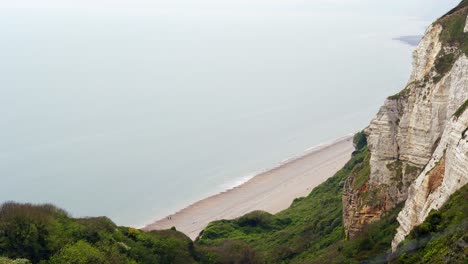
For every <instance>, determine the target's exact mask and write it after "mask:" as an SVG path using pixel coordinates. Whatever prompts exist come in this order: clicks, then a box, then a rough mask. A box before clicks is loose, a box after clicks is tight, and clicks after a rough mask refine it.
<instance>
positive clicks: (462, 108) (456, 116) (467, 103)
mask: <svg viewBox="0 0 468 264" xmlns="http://www.w3.org/2000/svg"><path fill="white" fill-rule="evenodd" d="M467 107H468V100H466V101H465V102H464V103H463V104H462V105H461V106H460V107H459V108H458V109H457V111H455V113H454V114H453V116H454V117H455V118H457V119H458V118H459V117H460V116H461V115H462V114H463V113H464V112H465V110H466V108H467Z"/></svg>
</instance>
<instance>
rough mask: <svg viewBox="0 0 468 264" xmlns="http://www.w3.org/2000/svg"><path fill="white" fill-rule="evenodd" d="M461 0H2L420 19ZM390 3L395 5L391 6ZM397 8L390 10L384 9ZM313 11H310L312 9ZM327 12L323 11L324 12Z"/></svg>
mask: <svg viewBox="0 0 468 264" xmlns="http://www.w3.org/2000/svg"><path fill="white" fill-rule="evenodd" d="M459 2H460V1H459V0H379V1H376V0H156V1H154V0H153V1H150V0H13V1H12V0H0V9H11V8H45V9H80V10H83V9H84V10H86V11H93V12H94V11H98V12H103V11H105V12H107V13H109V12H110V13H112V12H115V11H119V13H120V12H129V13H131V14H135V12H137V13H136V14H157V13H161V12H162V13H167V12H169V13H173V12H178V13H179V12H185V13H187V12H188V13H190V14H206V13H207V12H229V13H234V14H241V15H242V14H245V12H249V13H252V12H253V13H265V12H291V11H293V12H295V13H300V12H303V11H304V10H306V9H307V8H306V7H307V6H310V5H317V3H323V5H324V7H325V8H330V9H331V10H332V11H333V12H336V11H340V10H344V11H348V12H349V11H351V12H368V11H369V10H375V11H376V12H379V14H388V15H403V16H416V17H418V18H425V19H433V18H434V17H436V16H438V15H439V14H440V10H441V8H442V9H443V8H445V7H447V6H455V5H456V4H457V3H459ZM389 3H391V4H390V5H389ZM386 6H393V8H392V9H391V10H390V9H388V8H386V9H383V8H382V7H386ZM308 10H309V11H310V9H308ZM321 12H323V10H321Z"/></svg>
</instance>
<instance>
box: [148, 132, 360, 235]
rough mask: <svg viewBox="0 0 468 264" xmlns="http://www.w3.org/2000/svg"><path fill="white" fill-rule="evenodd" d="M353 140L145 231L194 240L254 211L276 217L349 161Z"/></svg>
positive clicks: (298, 159)
mask: <svg viewBox="0 0 468 264" xmlns="http://www.w3.org/2000/svg"><path fill="white" fill-rule="evenodd" d="M353 150H354V147H353V143H352V136H345V137H342V138H340V139H337V140H335V141H334V142H331V143H328V144H322V145H319V146H317V147H314V148H311V149H309V150H307V151H306V152H305V154H303V155H301V156H298V157H295V158H291V159H289V160H286V161H284V162H282V163H281V164H279V165H278V166H276V167H274V168H272V169H270V170H267V171H265V172H263V173H260V174H258V175H256V176H255V177H253V178H252V179H250V180H249V181H247V182H245V183H243V184H241V185H239V186H237V187H235V188H232V189H229V190H227V191H225V192H222V193H219V194H216V195H213V196H211V197H208V198H206V199H203V200H200V201H198V202H195V203H194V204H192V205H190V206H188V207H186V208H184V209H182V210H180V211H178V212H176V213H174V214H172V215H168V216H166V217H164V218H162V219H160V220H158V221H156V222H154V223H152V224H149V225H147V226H145V227H144V228H143V229H144V230H159V229H169V228H171V227H176V229H177V230H179V231H181V232H183V233H185V234H186V235H187V236H189V237H190V238H191V239H195V238H196V237H197V236H198V235H199V233H200V232H201V231H202V230H203V228H205V227H206V226H207V225H208V224H209V223H210V222H212V221H215V220H220V219H234V218H237V217H239V216H242V215H244V214H246V213H249V212H251V211H255V210H263V211H267V212H269V213H272V214H274V213H277V212H279V211H281V210H284V209H286V208H288V207H289V206H290V205H291V203H292V201H293V200H294V199H295V198H298V197H304V196H307V195H308V194H309V193H310V192H311V190H312V189H313V188H314V187H315V186H317V185H319V184H320V183H322V182H324V181H325V180H326V179H328V178H329V177H331V176H333V174H334V173H335V172H336V171H338V170H339V169H340V168H341V167H343V165H344V164H345V163H346V162H347V161H348V160H349V158H350V157H351V153H352V152H353Z"/></svg>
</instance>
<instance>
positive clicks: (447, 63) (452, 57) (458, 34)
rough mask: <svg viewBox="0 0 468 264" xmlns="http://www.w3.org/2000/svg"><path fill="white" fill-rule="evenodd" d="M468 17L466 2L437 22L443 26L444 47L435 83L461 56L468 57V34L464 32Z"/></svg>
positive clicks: (442, 40)
mask: <svg viewBox="0 0 468 264" xmlns="http://www.w3.org/2000/svg"><path fill="white" fill-rule="evenodd" d="M467 15H468V4H467V1H466V0H464V1H462V2H461V3H460V4H459V5H458V6H457V7H455V8H454V9H452V10H451V11H450V12H448V13H447V14H446V15H444V16H443V17H441V18H440V19H439V20H437V22H436V23H438V24H440V25H441V26H442V32H441V33H440V41H441V42H442V46H443V48H442V50H441V51H440V52H439V54H438V55H437V59H436V61H435V65H434V66H435V70H436V72H437V75H436V76H434V78H433V81H434V82H436V83H437V82H439V81H440V80H441V79H442V77H443V76H444V75H445V74H446V73H447V72H449V71H450V70H451V69H452V67H453V64H454V62H455V61H456V60H457V59H458V57H459V56H460V55H461V54H465V55H466V56H468V33H465V32H464V28H465V23H466V17H467Z"/></svg>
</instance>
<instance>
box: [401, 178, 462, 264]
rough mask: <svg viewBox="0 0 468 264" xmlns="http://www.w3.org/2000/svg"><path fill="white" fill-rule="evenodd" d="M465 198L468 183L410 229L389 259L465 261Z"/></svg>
mask: <svg viewBox="0 0 468 264" xmlns="http://www.w3.org/2000/svg"><path fill="white" fill-rule="evenodd" d="M467 201H468V185H465V186H464V187H463V188H461V189H460V190H458V191H457V192H456V193H454V194H453V195H452V196H451V197H450V199H449V201H448V202H447V203H446V204H445V205H444V206H443V207H442V208H441V209H440V210H438V211H435V210H433V211H432V212H431V213H430V214H429V216H428V217H427V218H426V220H425V221H424V222H423V223H422V224H421V225H419V226H418V227H416V228H415V229H414V230H413V231H412V232H411V233H410V235H409V236H408V237H407V239H406V240H405V241H403V242H402V243H401V244H400V246H399V248H398V250H397V252H396V254H395V255H394V256H393V258H394V259H393V260H392V263H463V262H464V263H467V262H466V259H468V258H467V257H468V204H467Z"/></svg>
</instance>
